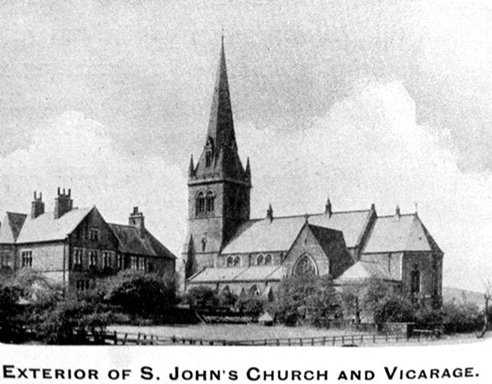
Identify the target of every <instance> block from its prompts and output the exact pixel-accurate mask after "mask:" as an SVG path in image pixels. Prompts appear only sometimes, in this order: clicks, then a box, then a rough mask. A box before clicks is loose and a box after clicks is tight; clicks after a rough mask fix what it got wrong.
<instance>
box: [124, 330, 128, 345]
mask: <svg viewBox="0 0 492 384" xmlns="http://www.w3.org/2000/svg"><path fill="white" fill-rule="evenodd" d="M126 339H128V332H127V333H125V337H124V338H123V345H126Z"/></svg>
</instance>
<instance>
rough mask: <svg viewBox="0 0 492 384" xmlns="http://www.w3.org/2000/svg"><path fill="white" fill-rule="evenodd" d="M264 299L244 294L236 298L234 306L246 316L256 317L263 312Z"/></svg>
mask: <svg viewBox="0 0 492 384" xmlns="http://www.w3.org/2000/svg"><path fill="white" fill-rule="evenodd" d="M264 307H265V301H264V300H263V299H262V298H261V297H258V296H245V297H240V298H239V299H238V300H237V303H236V308H237V309H238V310H239V311H240V312H241V313H243V314H245V315H246V316H253V317H258V316H260V315H261V314H262V313H263V310H264Z"/></svg>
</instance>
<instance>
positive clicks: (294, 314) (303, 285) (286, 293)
mask: <svg viewBox="0 0 492 384" xmlns="http://www.w3.org/2000/svg"><path fill="white" fill-rule="evenodd" d="M268 311H269V312H271V313H272V314H273V316H274V318H275V320H276V321H277V322H279V323H282V324H286V325H295V324H297V323H304V322H305V323H309V324H313V325H320V324H321V323H322V322H323V321H324V320H329V319H333V318H337V317H339V316H340V301H339V298H338V295H337V294H336V292H335V289H334V288H333V286H332V284H331V279H330V278H328V277H288V278H285V279H283V280H282V281H281V282H280V285H279V288H278V294H277V300H276V301H275V302H273V303H270V304H269V306H268Z"/></svg>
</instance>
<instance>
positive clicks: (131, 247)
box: [108, 223, 176, 259]
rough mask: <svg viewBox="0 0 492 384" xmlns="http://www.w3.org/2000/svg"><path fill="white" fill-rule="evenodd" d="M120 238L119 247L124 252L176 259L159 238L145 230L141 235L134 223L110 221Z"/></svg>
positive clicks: (110, 225)
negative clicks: (124, 223) (123, 223)
mask: <svg viewBox="0 0 492 384" xmlns="http://www.w3.org/2000/svg"><path fill="white" fill-rule="evenodd" d="M108 225H109V227H110V228H111V230H112V231H113V233H114V235H115V236H116V238H117V239H118V248H119V250H120V251H121V252H123V253H129V254H133V255H146V256H160V257H167V258H171V259H175V258H176V256H174V255H173V254H172V253H171V252H170V251H169V250H168V249H167V248H166V247H165V246H164V245H163V244H162V243H161V242H160V241H159V240H157V239H156V238H155V237H154V236H152V234H151V233H150V232H149V231H147V230H145V231H144V234H143V236H140V233H139V231H138V229H137V228H136V227H134V226H132V225H122V224H114V223H108Z"/></svg>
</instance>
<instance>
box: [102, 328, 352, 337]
mask: <svg viewBox="0 0 492 384" xmlns="http://www.w3.org/2000/svg"><path fill="white" fill-rule="evenodd" d="M108 330H109V331H117V332H123V333H125V332H129V333H130V332H131V333H137V332H142V333H146V334H148V335H150V334H152V335H154V336H159V337H172V336H175V337H179V338H183V337H186V338H196V339H207V340H209V339H227V340H245V339H247V340H252V339H275V338H296V337H297V338H299V337H323V336H335V335H340V336H341V335H344V334H354V331H343V330H339V329H333V330H330V329H321V328H311V327H285V326H281V325H277V326H272V327H267V326H264V325H259V324H194V325H183V326H180V325H156V326H126V325H113V326H110V327H108ZM357 333H359V332H357ZM359 334H360V333H359Z"/></svg>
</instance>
